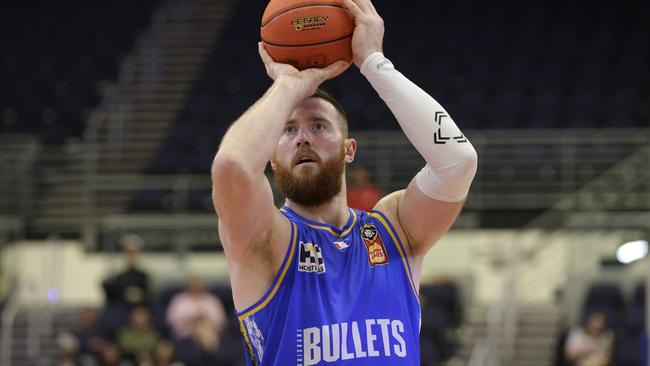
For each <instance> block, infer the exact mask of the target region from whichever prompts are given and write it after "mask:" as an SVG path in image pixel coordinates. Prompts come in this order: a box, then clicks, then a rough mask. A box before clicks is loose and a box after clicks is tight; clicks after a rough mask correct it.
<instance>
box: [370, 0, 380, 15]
mask: <svg viewBox="0 0 650 366" xmlns="http://www.w3.org/2000/svg"><path fill="white" fill-rule="evenodd" d="M368 6H369V8H370V11H371V12H373V13H374V14H375V15H379V13H378V12H377V9H376V8H375V4H373V3H372V0H368Z"/></svg>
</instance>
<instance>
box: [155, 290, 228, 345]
mask: <svg viewBox="0 0 650 366" xmlns="http://www.w3.org/2000/svg"><path fill="white" fill-rule="evenodd" d="M227 322H228V319H227V317H226V312H225V310H224V307H223V304H222V303H221V300H219V298H217V297H216V296H214V295H212V294H210V293H208V292H207V291H206V290H205V284H204V282H203V280H202V279H201V278H199V277H192V278H190V280H189V281H188V285H187V290H185V291H183V292H181V293H179V294H177V295H176V296H174V297H173V298H172V300H171V302H170V304H169V307H168V309H167V323H168V324H169V325H170V327H171V329H172V332H173V334H174V337H175V338H176V339H177V340H182V339H185V338H188V337H191V338H193V339H194V341H195V342H196V343H197V344H199V345H201V346H202V347H207V348H208V349H210V350H215V351H216V350H217V349H218V347H219V344H220V340H221V335H222V333H223V331H224V330H225V329H226V325H227Z"/></svg>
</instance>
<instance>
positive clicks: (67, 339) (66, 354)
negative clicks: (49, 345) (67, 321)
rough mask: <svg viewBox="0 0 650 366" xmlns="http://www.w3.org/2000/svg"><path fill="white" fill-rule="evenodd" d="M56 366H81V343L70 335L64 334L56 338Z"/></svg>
mask: <svg viewBox="0 0 650 366" xmlns="http://www.w3.org/2000/svg"><path fill="white" fill-rule="evenodd" d="M56 347H57V353H56V357H57V360H56V362H55V363H54V365H56V366H79V365H82V364H81V363H80V361H79V342H78V341H77V338H76V337H75V336H74V335H73V334H70V333H67V332H64V333H61V334H59V335H58V336H57V337H56Z"/></svg>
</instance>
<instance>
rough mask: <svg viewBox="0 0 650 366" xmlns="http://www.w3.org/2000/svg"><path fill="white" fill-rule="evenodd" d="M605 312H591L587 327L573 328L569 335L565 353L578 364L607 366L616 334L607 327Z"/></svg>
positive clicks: (581, 365)
mask: <svg viewBox="0 0 650 366" xmlns="http://www.w3.org/2000/svg"><path fill="white" fill-rule="evenodd" d="M606 324H607V318H606V317H605V314H603V313H600V312H593V313H591V314H589V316H588V317H587V320H586V322H585V327H584V328H582V327H579V328H575V329H572V330H571V332H570V333H569V336H568V337H567V341H566V345H565V349H564V355H565V357H566V361H567V362H569V364H571V365H576V366H605V365H608V364H609V362H610V361H611V358H612V348H613V346H614V334H613V333H612V332H611V331H610V330H608V329H606Z"/></svg>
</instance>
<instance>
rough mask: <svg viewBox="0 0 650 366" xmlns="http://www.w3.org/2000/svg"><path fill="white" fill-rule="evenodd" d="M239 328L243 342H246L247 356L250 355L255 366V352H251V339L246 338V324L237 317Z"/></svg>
mask: <svg viewBox="0 0 650 366" xmlns="http://www.w3.org/2000/svg"><path fill="white" fill-rule="evenodd" d="M239 330H240V331H241V334H242V336H243V337H244V343H246V351H247V352H248V357H250V359H251V362H252V363H253V365H254V366H257V359H256V358H255V353H254V352H253V346H252V345H251V341H250V339H249V338H248V329H247V328H246V324H244V321H243V320H242V319H239Z"/></svg>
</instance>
